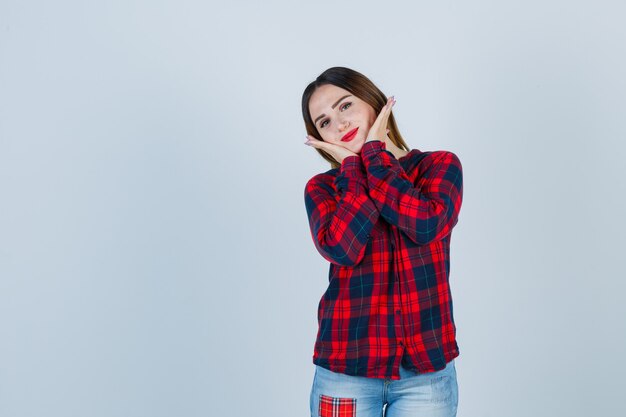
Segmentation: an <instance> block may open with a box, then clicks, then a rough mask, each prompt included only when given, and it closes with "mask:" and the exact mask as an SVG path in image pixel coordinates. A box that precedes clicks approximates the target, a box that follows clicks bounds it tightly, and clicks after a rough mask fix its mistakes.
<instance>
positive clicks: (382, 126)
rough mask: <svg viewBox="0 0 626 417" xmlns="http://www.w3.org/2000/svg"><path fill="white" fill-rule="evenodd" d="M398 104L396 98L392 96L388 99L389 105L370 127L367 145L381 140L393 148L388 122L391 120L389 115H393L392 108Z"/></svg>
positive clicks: (386, 105)
mask: <svg viewBox="0 0 626 417" xmlns="http://www.w3.org/2000/svg"><path fill="white" fill-rule="evenodd" d="M394 104H396V100H395V98H394V96H391V97H389V98H388V99H387V104H385V106H384V107H383V108H382V110H381V111H380V113H379V114H378V117H377V118H376V120H375V121H374V124H372V126H371V127H370V130H369V132H367V138H366V139H365V143H367V142H371V141H373V140H380V141H383V142H385V144H386V145H387V146H392V145H393V143H392V142H391V139H390V138H389V136H387V133H389V129H387V122H388V120H389V115H390V114H391V108H392V107H393V105H394Z"/></svg>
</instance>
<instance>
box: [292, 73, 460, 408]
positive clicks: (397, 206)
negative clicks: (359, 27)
mask: <svg viewBox="0 0 626 417" xmlns="http://www.w3.org/2000/svg"><path fill="white" fill-rule="evenodd" d="M394 103H395V100H394V99H393V97H391V98H390V99H387V97H386V96H385V95H384V94H383V93H382V92H381V91H380V89H378V88H377V87H376V86H375V85H374V84H373V83H372V82H371V81H370V80H369V79H368V78H367V77H365V76H364V75H362V74H360V73H359V72H357V71H354V70H351V69H349V68H344V67H333V68H329V69H328V70H326V71H324V72H323V73H322V74H321V75H320V76H319V77H317V79H316V80H315V81H313V82H312V83H311V84H309V85H308V86H307V87H306V89H305V90H304V94H303V96H302V114H303V117H304V122H305V125H306V130H307V133H308V135H307V141H306V142H305V143H306V144H307V145H310V146H312V147H314V148H315V149H316V150H317V152H318V153H319V154H320V155H322V157H323V158H324V159H326V160H327V161H328V162H329V163H330V165H331V169H330V170H328V171H326V172H322V173H319V174H317V175H315V176H313V177H312V178H311V179H310V180H309V181H308V182H307V184H306V187H305V191H304V198H305V205H306V210H307V214H308V218H309V226H310V229H311V236H312V238H313V243H314V245H315V247H316V249H317V251H318V252H319V253H320V254H321V256H323V257H324V259H326V260H327V261H329V262H330V270H329V285H328V289H327V290H326V292H325V293H324V294H323V296H322V297H321V300H320V302H319V307H318V316H317V318H318V324H319V328H318V333H317V339H316V341H315V347H314V354H313V363H314V364H315V378H314V380H313V386H312V389H311V398H310V407H311V416H312V417H327V416H328V417H331V416H332V417H337V416H341V417H344V416H350V417H355V416H356V417H370V416H372V417H374V416H376V417H380V416H381V415H383V413H384V415H385V416H386V417H404V416H455V415H456V409H457V403H458V387H457V380H456V370H455V367H454V358H456V357H457V356H458V355H459V349H458V346H457V343H456V327H455V325H454V318H453V314H452V297H451V294H450V287H449V282H448V277H449V273H450V259H449V254H450V237H451V232H452V228H453V227H454V226H455V224H456V223H457V219H458V215H459V210H460V209H461V200H462V195H463V188H462V167H461V162H460V161H459V159H458V158H457V156H456V155H455V154H454V153H452V152H449V151H427V152H422V151H420V150H419V149H412V150H410V149H409V147H408V146H407V144H406V143H405V142H404V140H403V138H402V136H401V135H400V133H399V131H398V128H397V126H396V123H395V120H394V117H393V114H392V112H391V109H392V106H393V105H394Z"/></svg>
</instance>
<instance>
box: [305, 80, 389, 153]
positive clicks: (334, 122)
mask: <svg viewBox="0 0 626 417" xmlns="http://www.w3.org/2000/svg"><path fill="white" fill-rule="evenodd" d="M309 112H310V113H311V117H312V118H313V122H314V123H315V127H317V132H318V133H319V135H320V137H321V138H322V140H323V141H324V142H329V143H332V144H335V145H339V146H342V147H344V148H346V149H348V150H350V151H352V152H354V153H356V154H358V153H360V152H361V147H362V146H363V143H365V139H366V138H367V133H368V132H369V130H370V127H371V126H372V125H373V124H374V121H375V120H376V112H375V111H374V108H373V107H372V106H370V105H369V104H367V103H366V102H364V101H363V100H361V99H359V98H358V97H356V96H355V95H353V94H352V93H350V92H349V91H347V90H344V89H343V88H341V87H337V86H335V85H332V84H324V85H322V86H321V87H318V88H317V89H316V90H315V91H314V92H313V94H312V95H311V99H310V100H309ZM346 134H347V136H346ZM342 139H343V140H342Z"/></svg>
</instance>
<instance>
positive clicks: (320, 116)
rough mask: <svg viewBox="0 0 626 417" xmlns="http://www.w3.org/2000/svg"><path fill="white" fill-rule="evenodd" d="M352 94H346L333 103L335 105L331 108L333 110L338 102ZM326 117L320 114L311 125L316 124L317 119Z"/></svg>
mask: <svg viewBox="0 0 626 417" xmlns="http://www.w3.org/2000/svg"><path fill="white" fill-rule="evenodd" d="M351 95H352V94H346V95H345V96H343V97H341V98H340V99H339V100H337V101H335V104H333V105H332V106H331V107H332V108H333V109H334V108H335V107H337V104H339V102H340V101H341V100H343V99H344V98H346V97H350V96H351ZM324 116H326V115H325V114H324V113H322V114H320V115H319V116H317V118H316V119H315V121H314V122H313V124H317V121H318V120H319V119H321V118H322V117H324Z"/></svg>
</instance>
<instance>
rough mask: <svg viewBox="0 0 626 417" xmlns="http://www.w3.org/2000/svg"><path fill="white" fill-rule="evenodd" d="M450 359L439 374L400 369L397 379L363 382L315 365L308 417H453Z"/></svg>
mask: <svg viewBox="0 0 626 417" xmlns="http://www.w3.org/2000/svg"><path fill="white" fill-rule="evenodd" d="M457 404H458V385H457V381H456V369H455V367H454V359H453V360H451V361H450V362H448V364H447V365H446V367H445V368H444V369H442V370H440V371H435V372H426V373H421V374H418V373H415V372H413V371H410V370H408V369H406V368H404V367H402V365H400V379H398V380H391V379H381V378H366V377H362V376H352V375H345V374H340V373H336V372H332V371H330V370H328V369H326V368H322V367H321V366H318V365H315V377H314V378H313V387H312V389H311V399H310V406H311V417H381V416H385V417H409V416H411V417H421V416H423V417H435V416H442V417H443V416H446V417H454V416H456V409H457Z"/></svg>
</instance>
